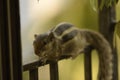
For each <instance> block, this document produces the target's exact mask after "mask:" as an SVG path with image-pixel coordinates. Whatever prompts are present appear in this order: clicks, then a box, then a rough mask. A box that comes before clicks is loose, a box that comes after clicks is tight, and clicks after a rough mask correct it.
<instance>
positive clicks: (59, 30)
mask: <svg viewBox="0 0 120 80" xmlns="http://www.w3.org/2000/svg"><path fill="white" fill-rule="evenodd" d="M71 27H73V25H72V24H64V23H63V24H59V25H58V27H56V29H55V31H54V32H55V33H56V35H57V36H60V35H62V33H63V32H64V31H66V30H67V29H69V28H71Z"/></svg>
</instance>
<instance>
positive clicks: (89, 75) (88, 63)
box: [84, 47, 92, 80]
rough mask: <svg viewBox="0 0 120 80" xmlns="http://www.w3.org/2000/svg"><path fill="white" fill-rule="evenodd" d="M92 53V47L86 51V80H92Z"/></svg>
mask: <svg viewBox="0 0 120 80" xmlns="http://www.w3.org/2000/svg"><path fill="white" fill-rule="evenodd" d="M91 51H92V48H91V47H88V48H86V49H85V55H84V72H85V80H92V68H91V66H92V65H91V64H92V62H91Z"/></svg>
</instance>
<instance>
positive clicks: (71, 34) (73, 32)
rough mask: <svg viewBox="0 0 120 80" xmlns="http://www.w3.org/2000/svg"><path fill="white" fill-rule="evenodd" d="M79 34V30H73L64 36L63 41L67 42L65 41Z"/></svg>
mask: <svg viewBox="0 0 120 80" xmlns="http://www.w3.org/2000/svg"><path fill="white" fill-rule="evenodd" d="M77 34H78V31H77V30H73V31H71V32H69V33H67V34H65V35H64V36H63V37H62V41H63V43H65V42H67V41H69V40H71V39H73V38H74V37H75V36H76V35H77Z"/></svg>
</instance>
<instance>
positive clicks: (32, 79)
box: [29, 68, 38, 80]
mask: <svg viewBox="0 0 120 80" xmlns="http://www.w3.org/2000/svg"><path fill="white" fill-rule="evenodd" d="M29 75H30V80H38V68H35V69H31V70H30V71H29Z"/></svg>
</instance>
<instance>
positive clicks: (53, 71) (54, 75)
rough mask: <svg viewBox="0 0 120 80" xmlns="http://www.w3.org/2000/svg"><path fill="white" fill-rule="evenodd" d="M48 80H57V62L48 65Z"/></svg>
mask: <svg viewBox="0 0 120 80" xmlns="http://www.w3.org/2000/svg"><path fill="white" fill-rule="evenodd" d="M50 80H59V74H58V63H57V62H51V63H50Z"/></svg>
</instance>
